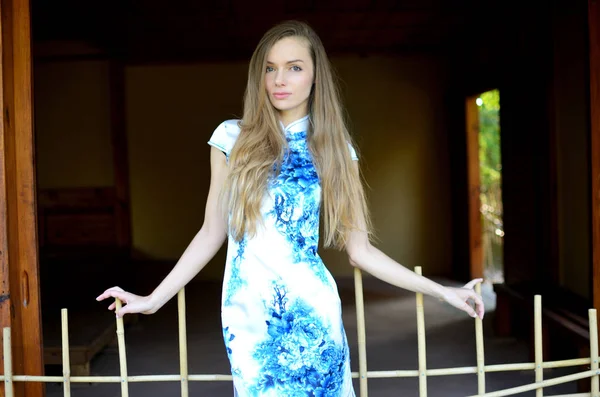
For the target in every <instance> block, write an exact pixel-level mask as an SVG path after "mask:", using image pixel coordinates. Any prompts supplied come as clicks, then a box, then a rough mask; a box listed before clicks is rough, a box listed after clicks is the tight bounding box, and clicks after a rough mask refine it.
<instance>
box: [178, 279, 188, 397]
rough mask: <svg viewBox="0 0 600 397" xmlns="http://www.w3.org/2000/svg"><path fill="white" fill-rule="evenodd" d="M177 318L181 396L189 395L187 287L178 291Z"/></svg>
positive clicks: (186, 396)
mask: <svg viewBox="0 0 600 397" xmlns="http://www.w3.org/2000/svg"><path fill="white" fill-rule="evenodd" d="M177 312H178V313H177V318H178V319H179V372H180V374H181V397H188V395H189V387H188V376H189V374H188V354H187V327H186V322H185V288H182V289H181V290H180V291H179V292H178V293H177Z"/></svg>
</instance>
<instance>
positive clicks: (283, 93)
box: [273, 92, 292, 99]
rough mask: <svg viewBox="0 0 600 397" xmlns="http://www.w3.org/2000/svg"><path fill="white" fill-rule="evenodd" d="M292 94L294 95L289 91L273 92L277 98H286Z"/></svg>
mask: <svg viewBox="0 0 600 397" xmlns="http://www.w3.org/2000/svg"><path fill="white" fill-rule="evenodd" d="M290 95H292V94H291V93H289V92H276V93H274V94H273V96H274V97H275V99H285V98H287V97H289V96H290Z"/></svg>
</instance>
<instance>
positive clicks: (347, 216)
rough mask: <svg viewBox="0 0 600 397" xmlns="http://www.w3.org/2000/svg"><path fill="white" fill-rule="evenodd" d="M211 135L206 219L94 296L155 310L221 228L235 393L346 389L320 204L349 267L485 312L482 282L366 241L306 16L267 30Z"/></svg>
mask: <svg viewBox="0 0 600 397" xmlns="http://www.w3.org/2000/svg"><path fill="white" fill-rule="evenodd" d="M209 144H210V145H211V146H212V148H211V183H210V191H209V195H208V199H207V203H206V212H205V220H204V224H203V225H202V228H201V229H200V231H199V232H198V234H197V235H196V236H195V237H194V239H193V240H192V242H191V243H190V245H189V246H188V248H187V249H186V250H185V252H184V253H183V255H182V257H181V259H180V260H179V261H178V263H177V265H176V266H175V268H174V269H173V270H172V271H171V273H170V274H169V275H168V276H167V277H166V278H165V280H164V281H163V282H162V283H161V284H160V285H159V286H158V287H157V288H156V289H155V290H154V292H152V294H150V295H149V296H144V297H142V296H137V295H133V294H131V293H128V292H125V291H123V290H122V289H120V288H118V287H115V288H111V289H108V290H106V291H105V292H104V293H103V294H102V295H100V296H99V297H98V300H103V299H106V298H109V297H113V298H119V299H120V300H122V301H123V302H125V303H126V305H125V306H123V308H122V309H121V310H120V311H119V312H118V313H117V316H123V315H124V314H126V313H140V312H141V313H145V314H150V313H154V312H156V311H157V310H158V309H159V308H160V307H162V306H163V305H164V304H165V303H166V302H167V301H168V300H169V299H171V298H172V297H173V296H174V295H175V294H176V293H177V291H179V290H180V289H181V288H182V287H183V286H184V285H185V284H187V283H188V282H189V281H190V280H191V279H192V278H193V277H194V276H195V275H196V274H197V273H198V272H199V271H200V270H201V269H202V268H203V267H204V266H205V265H206V264H207V263H208V262H209V261H210V259H211V258H212V257H213V256H214V255H215V253H216V252H217V251H218V250H219V248H220V247H221V245H222V244H223V242H224V241H225V239H226V238H228V254H227V262H226V269H225V276H224V281H223V296H222V326H223V337H224V340H225V345H226V349H227V354H228V357H229V360H230V363H231V371H232V374H233V379H234V388H235V393H236V395H238V396H240V397H246V396H331V397H349V396H354V391H353V389H352V380H351V374H350V363H349V353H348V344H347V341H346V335H345V332H344V328H343V324H342V317H341V305H340V299H339V295H338V292H337V287H336V284H335V281H334V280H333V278H332V276H331V274H330V273H329V272H328V271H327V269H326V268H325V266H324V264H323V262H322V261H321V259H320V257H319V255H318V253H317V245H318V239H319V235H318V233H319V218H320V214H321V212H322V218H323V222H324V225H323V226H324V228H323V230H324V245H325V246H330V247H336V248H340V249H342V248H343V249H345V250H346V251H347V253H348V256H349V259H350V263H351V264H352V265H353V266H356V267H359V268H360V269H363V270H365V271H367V272H369V273H370V274H372V275H374V276H376V277H378V278H380V279H381V280H384V281H386V282H388V283H390V284H393V285H396V286H399V287H402V288H405V289H408V290H411V291H416V292H422V293H425V294H429V295H433V296H436V297H438V298H439V299H442V300H445V301H447V302H448V303H450V304H451V305H454V306H456V307H457V308H459V309H462V310H464V311H466V312H467V313H469V314H470V315H471V316H473V317H475V316H477V315H478V316H479V317H481V318H483V311H484V310H483V304H482V301H481V298H480V297H479V296H478V295H477V294H476V293H475V292H474V291H473V289H472V287H473V286H474V285H475V283H477V282H479V281H481V280H473V281H471V282H470V283H468V284H467V285H466V286H465V287H464V288H459V289H456V288H448V287H442V286H441V285H439V284H436V283H434V282H433V281H430V280H428V279H427V278H424V277H421V276H418V275H416V274H415V273H413V272H412V271H409V270H407V269H406V268H404V267H402V266H401V265H399V264H398V263H396V262H394V261H393V260H392V259H390V258H389V257H388V256H386V255H385V254H384V253H382V252H381V251H379V250H378V249H377V248H375V247H373V246H372V245H371V243H370V241H369V233H370V230H371V225H370V219H369V214H368V210H367V205H366V200H365V195H364V191H363V187H362V184H361V180H360V176H359V169H358V166H357V162H356V160H357V156H356V152H355V150H354V148H353V146H352V141H351V138H350V136H349V134H348V131H347V129H346V126H345V124H344V121H343V117H342V107H341V105H340V100H339V95H338V91H337V88H336V86H335V84H334V79H333V76H332V71H331V67H330V65H329V61H328V58H327V55H326V53H325V50H324V48H323V45H322V43H321V41H320V40H319V38H318V36H317V35H316V34H315V32H314V31H313V30H312V29H311V28H310V27H309V26H307V25H306V24H304V23H300V22H295V21H291V22H285V23H282V24H280V25H278V26H275V27H274V28H272V29H271V30H269V31H268V32H267V33H266V34H265V35H264V37H263V38H262V40H261V41H260V43H259V44H258V47H257V48H256V50H255V52H254V54H253V56H252V59H251V61H250V68H249V73H248V85H247V88H246V94H245V101H244V114H243V119H242V120H241V121H238V120H229V121H225V122H224V123H222V124H221V125H219V126H218V128H217V129H216V130H215V131H214V133H213V135H212V137H211V138H210V141H209ZM219 203H224V204H225V205H219ZM321 208H322V211H321ZM469 300H472V301H474V302H475V306H476V310H477V311H475V310H473V308H472V307H471V305H469V304H468V303H467V302H468V301H469ZM114 308H115V304H114V303H113V304H111V305H110V307H109V309H110V310H113V309H114Z"/></svg>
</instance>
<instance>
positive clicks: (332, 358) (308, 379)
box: [208, 116, 356, 397]
mask: <svg viewBox="0 0 600 397" xmlns="http://www.w3.org/2000/svg"><path fill="white" fill-rule="evenodd" d="M308 126H309V119H308V116H306V117H304V118H302V119H300V120H297V121H295V122H293V123H291V124H289V125H288V126H287V127H286V128H283V125H282V130H283V132H284V133H285V136H286V139H287V142H288V146H289V152H288V154H287V155H286V156H285V158H284V160H283V163H282V166H281V171H280V173H279V175H278V176H277V177H276V178H273V179H272V180H271V181H270V183H269V187H268V192H267V193H266V194H265V198H264V200H263V204H262V208H261V212H262V216H263V225H262V226H258V231H257V234H256V236H255V237H253V238H244V239H242V240H241V241H240V242H236V241H235V240H234V239H233V238H231V237H229V241H228V250H227V262H226V267H225V276H224V280H223V296H222V310H221V320H222V326H223V337H224V340H225V346H226V349H227V354H228V357H229V361H230V363H231V373H232V375H233V384H234V390H235V392H234V395H235V396H238V397H283V396H285V397H292V396H293V397H300V396H302V397H305V396H311V397H354V396H355V394H354V390H353V387H352V379H351V373H350V356H349V351H348V343H347V340H346V334H345V331H344V326H343V324H342V312H341V304H340V298H339V294H338V291H337V286H336V284H335V281H334V279H333V277H332V276H331V274H330V273H329V271H328V270H327V268H326V267H325V265H324V264H323V262H322V260H321V258H320V257H319V255H318V253H317V245H318V240H319V208H320V201H321V186H320V183H319V178H318V175H317V172H316V169H315V167H314V165H313V162H312V157H311V154H310V152H309V149H308V143H307V140H306V136H307V130H308ZM239 132H240V128H239V126H238V120H228V121H225V122H223V123H222V124H221V125H219V127H218V128H217V129H216V130H215V132H214V133H213V135H212V137H211V138H210V140H209V142H208V143H209V144H210V145H212V146H215V147H217V148H218V149H220V150H221V151H223V152H224V153H225V155H226V156H227V157H229V154H230V152H231V149H232V148H233V145H234V144H235V141H236V139H237V137H238V135H239ZM349 150H350V153H351V155H352V157H353V159H356V153H355V152H354V150H353V149H352V147H349Z"/></svg>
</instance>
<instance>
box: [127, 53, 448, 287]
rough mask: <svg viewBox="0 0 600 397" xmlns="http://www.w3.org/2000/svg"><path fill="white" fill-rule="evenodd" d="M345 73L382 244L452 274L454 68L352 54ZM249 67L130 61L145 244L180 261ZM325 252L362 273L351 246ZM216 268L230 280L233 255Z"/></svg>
mask: <svg viewBox="0 0 600 397" xmlns="http://www.w3.org/2000/svg"><path fill="white" fill-rule="evenodd" d="M333 63H334V64H335V66H336V67H337V69H338V70H339V74H340V76H341V79H342V88H343V91H344V95H345V98H346V104H347V110H348V114H349V115H350V118H351V123H352V125H351V127H352V130H353V131H354V132H355V133H356V135H357V140H358V142H359V147H360V150H361V152H362V156H361V164H362V166H363V167H364V171H365V177H366V180H367V181H368V183H369V184H370V187H371V192H370V194H371V198H370V201H371V208H372V210H373V217H374V221H375V226H376V228H377V234H378V237H379V242H378V245H379V246H380V247H381V248H382V249H383V251H384V252H386V253H388V254H389V255H390V256H391V257H393V258H395V259H397V260H399V261H401V262H402V263H405V264H406V265H408V266H411V267H412V266H415V265H421V266H423V267H424V272H425V273H426V274H441V273H447V272H449V268H450V258H451V247H450V215H449V213H450V211H449V181H448V174H447V169H448V162H449V160H448V153H447V151H446V147H447V145H446V137H445V130H444V117H443V110H444V109H443V106H442V102H441V101H442V95H443V89H444V85H443V84H444V80H443V77H442V76H443V73H440V68H441V66H439V62H437V61H436V60H435V59H400V58H388V57H368V58H358V57H343V58H336V59H334V60H333ZM245 78H246V64H245V63H227V64H219V63H214V64H202V65H189V66H135V67H134V66H132V67H129V68H128V70H127V109H128V117H127V118H128V126H127V128H128V134H129V148H130V158H129V161H130V172H131V174H130V176H131V200H132V216H133V218H132V219H133V237H134V246H135V247H136V249H137V250H139V251H140V252H142V253H143V254H145V255H148V256H150V257H152V258H156V259H166V260H173V259H175V258H177V257H178V255H180V253H181V252H182V251H183V250H184V249H185V246H186V245H187V243H188V242H189V240H190V239H191V238H192V237H193V235H194V233H195V232H196V231H197V229H198V228H199V227H200V225H201V224H202V219H203V211H204V200H205V198H206V195H207V186H208V181H209V170H208V166H209V159H208V153H209V147H208V146H207V145H206V141H207V140H208V138H209V137H210V134H211V133H212V131H213V129H214V128H215V127H216V126H217V125H218V124H219V123H220V122H221V121H222V120H224V119H227V118H232V117H233V115H235V114H240V113H241V98H242V95H243V89H244V87H245ZM323 257H324V259H325V261H326V263H327V264H328V265H329V267H330V268H331V269H332V271H333V272H334V273H335V274H337V275H351V268H350V266H349V265H348V261H347V258H346V257H345V255H344V254H340V253H337V252H333V251H326V252H324V253H323ZM213 262H216V263H213V264H211V265H209V267H208V268H207V269H206V271H205V272H204V275H205V276H207V277H219V276H220V274H221V272H222V263H223V257H222V253H221V256H219V257H217V258H216V259H215V260H214V261H213Z"/></svg>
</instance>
